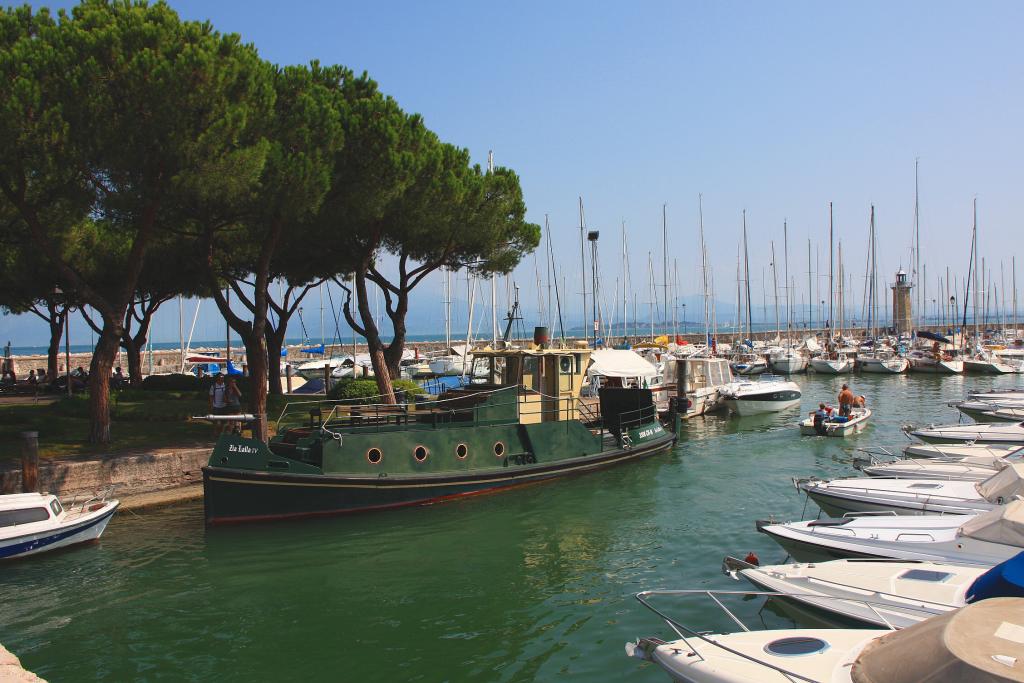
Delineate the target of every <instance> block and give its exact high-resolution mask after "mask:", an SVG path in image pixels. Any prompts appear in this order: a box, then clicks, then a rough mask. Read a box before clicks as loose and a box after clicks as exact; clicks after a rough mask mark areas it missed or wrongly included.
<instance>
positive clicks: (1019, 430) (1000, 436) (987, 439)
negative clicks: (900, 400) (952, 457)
mask: <svg viewBox="0 0 1024 683" xmlns="http://www.w3.org/2000/svg"><path fill="white" fill-rule="evenodd" d="M907 433H908V434H910V436H913V437H914V438H917V439H920V440H921V441H924V442H925V443H968V442H970V443H985V444H989V443H995V444H1007V445H1013V444H1016V445H1018V446H1024V422H1019V423H1008V422H999V423H988V424H968V425H940V426H937V427H921V428H919V429H914V428H908V431H907Z"/></svg>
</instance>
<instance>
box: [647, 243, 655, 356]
mask: <svg viewBox="0 0 1024 683" xmlns="http://www.w3.org/2000/svg"><path fill="white" fill-rule="evenodd" d="M647 272H648V273H649V274H650V287H651V291H650V294H651V303H650V305H649V306H648V313H649V315H650V318H651V341H652V342H653V341H654V336H655V335H654V307H655V305H656V304H657V290H656V289H655V285H654V258H653V256H651V252H647Z"/></svg>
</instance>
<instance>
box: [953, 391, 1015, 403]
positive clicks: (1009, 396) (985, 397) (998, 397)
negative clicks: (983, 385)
mask: <svg viewBox="0 0 1024 683" xmlns="http://www.w3.org/2000/svg"><path fill="white" fill-rule="evenodd" d="M967 400H969V401H1024V389H1003V390H997V389H993V390H991V391H972V392H969V393H968V394H967Z"/></svg>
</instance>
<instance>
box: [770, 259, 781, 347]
mask: <svg viewBox="0 0 1024 683" xmlns="http://www.w3.org/2000/svg"><path fill="white" fill-rule="evenodd" d="M771 245H772V287H773V288H774V290H775V336H776V337H779V336H781V330H780V327H779V273H778V270H777V269H776V268H775V240H772V242H771Z"/></svg>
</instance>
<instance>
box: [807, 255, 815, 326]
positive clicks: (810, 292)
mask: <svg viewBox="0 0 1024 683" xmlns="http://www.w3.org/2000/svg"><path fill="white" fill-rule="evenodd" d="M813 327H814V271H813V270H811V238H810V237H808V238H807V329H808V331H810V330H811V329H812V328H813Z"/></svg>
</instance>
